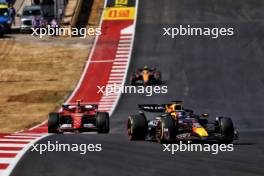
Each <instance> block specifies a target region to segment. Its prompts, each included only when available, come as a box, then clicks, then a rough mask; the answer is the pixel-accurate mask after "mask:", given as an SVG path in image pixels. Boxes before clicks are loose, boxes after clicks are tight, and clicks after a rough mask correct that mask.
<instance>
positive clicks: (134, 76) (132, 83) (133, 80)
mask: <svg viewBox="0 0 264 176" xmlns="http://www.w3.org/2000/svg"><path fill="white" fill-rule="evenodd" d="M130 84H131V85H132V86H133V85H136V75H135V74H133V75H131V78H130Z"/></svg>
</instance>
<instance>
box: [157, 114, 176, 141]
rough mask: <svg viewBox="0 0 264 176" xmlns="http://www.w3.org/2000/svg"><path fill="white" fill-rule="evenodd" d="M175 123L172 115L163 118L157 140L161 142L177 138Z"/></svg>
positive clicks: (158, 128)
mask: <svg viewBox="0 0 264 176" xmlns="http://www.w3.org/2000/svg"><path fill="white" fill-rule="evenodd" d="M175 130H176V128H175V123H174V120H173V119H172V118H171V117H166V118H161V121H160V124H159V126H158V127H157V141H158V142H159V143H161V144H162V143H169V142H171V141H172V140H173V139H174V138H175Z"/></svg>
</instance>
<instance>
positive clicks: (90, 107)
mask: <svg viewBox="0 0 264 176" xmlns="http://www.w3.org/2000/svg"><path fill="white" fill-rule="evenodd" d="M76 107H78V104H77V103H70V104H63V105H62V108H63V109H68V110H70V109H73V108H76ZM79 107H80V108H82V109H85V110H97V109H98V105H97V104H80V105H79Z"/></svg>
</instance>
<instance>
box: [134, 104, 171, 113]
mask: <svg viewBox="0 0 264 176" xmlns="http://www.w3.org/2000/svg"><path fill="white" fill-rule="evenodd" d="M166 106H167V105H166V104H139V105H138V108H139V109H140V110H142V111H148V112H165V111H166Z"/></svg>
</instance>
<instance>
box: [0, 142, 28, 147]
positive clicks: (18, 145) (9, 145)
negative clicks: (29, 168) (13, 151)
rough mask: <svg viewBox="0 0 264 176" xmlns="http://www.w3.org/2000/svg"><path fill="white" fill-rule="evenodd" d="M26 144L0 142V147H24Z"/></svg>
mask: <svg viewBox="0 0 264 176" xmlns="http://www.w3.org/2000/svg"><path fill="white" fill-rule="evenodd" d="M26 146H27V144H2V143H0V147H26Z"/></svg>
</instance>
